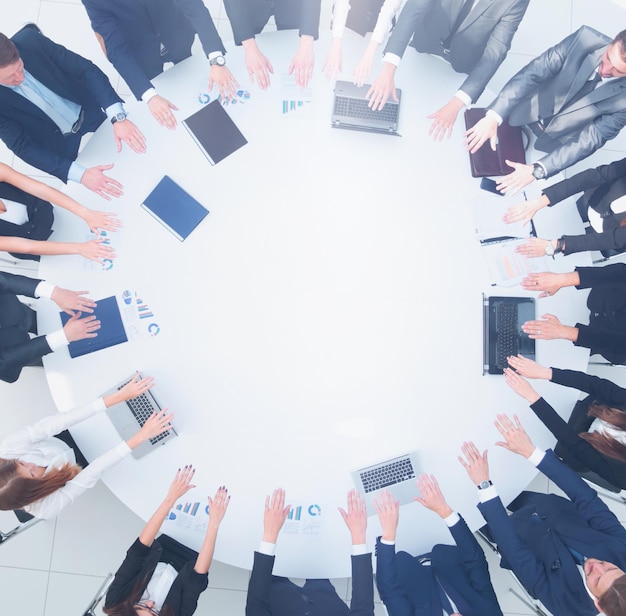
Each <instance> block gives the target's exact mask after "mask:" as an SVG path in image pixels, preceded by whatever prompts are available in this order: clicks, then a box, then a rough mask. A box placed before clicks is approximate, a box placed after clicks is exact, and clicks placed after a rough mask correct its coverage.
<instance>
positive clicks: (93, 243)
mask: <svg viewBox="0 0 626 616" xmlns="http://www.w3.org/2000/svg"><path fill="white" fill-rule="evenodd" d="M105 241H106V240H105V238H103V237H99V238H97V239H95V240H89V241H88V242H82V243H81V244H78V252H79V254H80V255H81V256H83V257H85V259H91V260H92V261H96V263H103V262H104V260H105V259H113V258H114V257H115V250H114V249H113V247H112V246H110V245H109V244H105V243H104V242H105Z"/></svg>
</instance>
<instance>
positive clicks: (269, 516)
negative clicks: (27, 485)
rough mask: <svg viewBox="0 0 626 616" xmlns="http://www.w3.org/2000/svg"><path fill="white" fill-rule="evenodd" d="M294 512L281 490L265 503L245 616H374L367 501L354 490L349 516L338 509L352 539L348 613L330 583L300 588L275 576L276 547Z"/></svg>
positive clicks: (317, 582) (312, 582) (318, 582)
mask: <svg viewBox="0 0 626 616" xmlns="http://www.w3.org/2000/svg"><path fill="white" fill-rule="evenodd" d="M290 508H291V507H290V505H285V491H284V490H283V489H282V488H278V489H276V490H274V491H273V492H272V496H271V498H270V497H269V496H267V497H266V499H265V513H264V515H263V540H262V541H261V545H260V546H259V549H258V551H257V552H255V553H254V565H253V567H252V573H251V575H250V582H249V584H248V598H247V601H246V616H347V615H350V616H374V580H373V574H372V555H371V552H369V551H368V549H367V546H366V545H365V531H366V528H367V512H366V510H365V501H364V500H363V499H362V498H361V496H360V495H359V494H358V492H356V490H351V491H350V492H348V511H345V510H344V509H342V508H341V507H340V508H339V512H340V513H341V516H342V518H343V519H344V522H345V523H346V526H347V527H348V530H349V531H350V536H351V539H352V598H351V600H350V607H348V606H347V605H346V604H345V603H344V602H343V601H342V600H341V599H340V598H339V596H338V595H337V592H336V591H335V588H334V586H333V585H332V584H331V583H330V580H307V581H306V583H305V584H304V586H303V587H302V588H301V587H300V586H297V585H296V584H294V583H293V582H291V581H290V580H289V579H287V578H284V577H277V576H274V575H272V568H273V567H274V553H275V550H276V541H277V540H278V534H279V533H280V530H281V528H282V527H283V524H284V523H285V519H286V518H287V515H288V514H289V510H290Z"/></svg>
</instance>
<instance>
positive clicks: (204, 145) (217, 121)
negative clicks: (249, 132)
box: [183, 100, 248, 165]
mask: <svg viewBox="0 0 626 616" xmlns="http://www.w3.org/2000/svg"><path fill="white" fill-rule="evenodd" d="M183 124H184V125H185V128H186V129H187V130H188V131H189V133H190V135H191V136H192V137H193V139H194V140H195V142H196V143H197V144H198V146H199V147H200V149H201V150H202V151H203V152H204V154H205V156H206V157H207V158H208V159H209V162H210V163H211V164H212V165H216V164H217V163H219V162H220V161H221V160H224V159H225V158H226V157H227V156H230V155H231V154H232V153H233V152H235V151H236V150H238V149H239V148H240V147H242V146H244V145H246V143H248V141H247V140H246V138H245V137H244V136H243V135H242V134H241V131H240V130H239V129H238V128H237V125H236V124H235V123H234V122H233V121H232V120H231V118H230V116H229V115H228V113H227V112H226V110H225V109H224V107H222V104H221V103H220V102H219V101H217V100H215V101H213V102H212V103H209V104H208V105H205V106H204V107H202V109H200V110H199V111H196V113H194V114H193V115H190V116H189V117H188V118H187V119H186V120H183Z"/></svg>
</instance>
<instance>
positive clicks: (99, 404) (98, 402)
mask: <svg viewBox="0 0 626 616" xmlns="http://www.w3.org/2000/svg"><path fill="white" fill-rule="evenodd" d="M93 408H94V412H96V413H99V412H100V411H105V410H106V408H107V405H106V404H105V403H104V398H102V397H100V398H96V399H95V400H94V402H93ZM124 442H126V441H124Z"/></svg>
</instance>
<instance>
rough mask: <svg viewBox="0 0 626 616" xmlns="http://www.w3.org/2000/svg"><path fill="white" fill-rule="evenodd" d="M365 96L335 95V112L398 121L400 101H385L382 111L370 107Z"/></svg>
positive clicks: (393, 122)
mask: <svg viewBox="0 0 626 616" xmlns="http://www.w3.org/2000/svg"><path fill="white" fill-rule="evenodd" d="M368 102H369V101H367V100H365V99H364V98H350V97H348V96H337V97H335V114H337V115H342V116H347V117H351V118H360V119H361V120H376V121H382V122H385V121H386V122H389V124H395V123H396V122H397V121H398V103H389V102H387V103H385V106H384V107H383V108H382V109H381V110H380V111H375V110H374V109H370V108H369V107H368V106H367V105H368Z"/></svg>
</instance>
